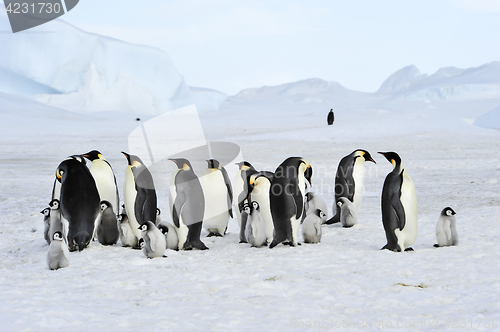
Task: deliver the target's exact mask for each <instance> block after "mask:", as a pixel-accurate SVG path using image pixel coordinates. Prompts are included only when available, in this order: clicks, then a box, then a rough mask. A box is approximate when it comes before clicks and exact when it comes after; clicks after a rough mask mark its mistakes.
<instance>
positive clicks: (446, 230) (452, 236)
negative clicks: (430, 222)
mask: <svg viewBox="0 0 500 332" xmlns="http://www.w3.org/2000/svg"><path fill="white" fill-rule="evenodd" d="M455 214H456V213H455V211H453V209H452V208H451V207H445V208H444V209H443V210H442V211H441V215H440V216H439V219H438V222H437V224H436V238H437V242H438V243H437V244H435V245H434V247H447V246H456V245H457V244H458V234H457V221H456V219H455Z"/></svg>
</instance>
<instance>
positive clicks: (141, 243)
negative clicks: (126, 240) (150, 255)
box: [137, 238, 144, 249]
mask: <svg viewBox="0 0 500 332" xmlns="http://www.w3.org/2000/svg"><path fill="white" fill-rule="evenodd" d="M137 244H138V245H139V248H141V249H142V248H144V239H143V238H140V239H139V242H138V243H137Z"/></svg>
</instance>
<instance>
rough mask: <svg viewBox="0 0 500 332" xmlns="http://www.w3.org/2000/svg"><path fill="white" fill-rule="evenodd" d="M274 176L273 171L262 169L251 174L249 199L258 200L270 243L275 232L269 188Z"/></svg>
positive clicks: (251, 200)
mask: <svg viewBox="0 0 500 332" xmlns="http://www.w3.org/2000/svg"><path fill="white" fill-rule="evenodd" d="M273 177H274V174H273V172H268V171H261V172H257V173H254V174H252V175H250V181H249V193H250V195H249V196H250V198H249V201H250V202H257V203H258V205H259V212H260V215H261V217H262V220H263V222H264V229H265V232H266V239H267V242H268V243H271V241H272V240H273V234H274V224H273V216H272V214H271V201H270V196H269V189H270V188H271V181H272V180H273Z"/></svg>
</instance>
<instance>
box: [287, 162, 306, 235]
mask: <svg viewBox="0 0 500 332" xmlns="http://www.w3.org/2000/svg"><path fill="white" fill-rule="evenodd" d="M305 170H306V167H305V166H304V165H303V164H301V165H300V167H299V171H298V174H297V177H298V187H299V190H300V194H301V195H302V213H304V212H305V211H304V201H305V197H304V195H305V194H306V178H305V177H304V172H305ZM298 208H299V207H297V209H298ZM301 219H302V215H300V216H297V215H295V216H292V218H290V223H291V226H292V243H293V245H297V243H298V232H299V226H300V220H301Z"/></svg>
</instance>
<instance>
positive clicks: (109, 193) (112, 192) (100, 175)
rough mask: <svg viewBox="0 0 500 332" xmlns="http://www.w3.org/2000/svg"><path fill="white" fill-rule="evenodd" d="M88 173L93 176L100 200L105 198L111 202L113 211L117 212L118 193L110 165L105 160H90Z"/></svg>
mask: <svg viewBox="0 0 500 332" xmlns="http://www.w3.org/2000/svg"><path fill="white" fill-rule="evenodd" d="M90 173H92V176H93V177H94V180H95V183H96V186H97V191H98V192H99V197H100V199H101V201H103V200H106V201H108V202H109V203H111V206H112V208H113V212H114V213H115V214H118V212H119V211H118V208H119V206H118V204H119V202H118V195H117V190H116V184H115V175H114V173H113V170H112V169H111V167H109V165H108V164H107V163H106V162H105V161H103V160H99V159H97V160H94V161H93V162H92V165H91V166H90Z"/></svg>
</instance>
